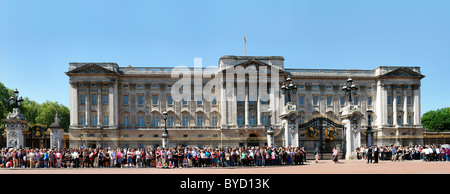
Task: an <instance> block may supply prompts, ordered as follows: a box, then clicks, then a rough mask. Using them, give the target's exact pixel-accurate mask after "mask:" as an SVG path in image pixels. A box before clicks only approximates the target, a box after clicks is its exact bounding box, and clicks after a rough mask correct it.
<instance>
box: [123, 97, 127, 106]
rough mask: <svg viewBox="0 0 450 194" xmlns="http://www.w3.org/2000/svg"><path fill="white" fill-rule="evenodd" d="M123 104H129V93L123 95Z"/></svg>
mask: <svg viewBox="0 0 450 194" xmlns="http://www.w3.org/2000/svg"><path fill="white" fill-rule="evenodd" d="M123 105H128V95H124V96H123Z"/></svg>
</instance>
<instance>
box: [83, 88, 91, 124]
mask: <svg viewBox="0 0 450 194" xmlns="http://www.w3.org/2000/svg"><path fill="white" fill-rule="evenodd" d="M84 84H85V86H86V98H85V105H86V108H85V111H86V125H90V124H91V113H90V110H91V94H90V92H89V90H90V88H91V83H90V82H85V83H84Z"/></svg>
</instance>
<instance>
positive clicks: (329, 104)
mask: <svg viewBox="0 0 450 194" xmlns="http://www.w3.org/2000/svg"><path fill="white" fill-rule="evenodd" d="M331 103H332V97H331V96H327V106H331Z"/></svg>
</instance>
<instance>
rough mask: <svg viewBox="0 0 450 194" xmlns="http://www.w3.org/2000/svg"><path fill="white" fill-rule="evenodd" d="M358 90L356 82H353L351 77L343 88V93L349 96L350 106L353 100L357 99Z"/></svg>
mask: <svg viewBox="0 0 450 194" xmlns="http://www.w3.org/2000/svg"><path fill="white" fill-rule="evenodd" d="M357 90H358V87H356V85H355V82H353V79H352V78H351V77H349V78H348V79H347V83H346V84H344V85H343V86H342V91H344V92H345V95H346V96H348V101H349V102H350V104H351V103H352V99H353V98H354V97H355V95H356V91H357Z"/></svg>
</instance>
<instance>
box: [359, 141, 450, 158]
mask: <svg viewBox="0 0 450 194" xmlns="http://www.w3.org/2000/svg"><path fill="white" fill-rule="evenodd" d="M356 153H357V157H358V159H361V160H367V161H368V162H369V161H371V160H376V161H377V160H378V159H380V160H391V161H404V160H423V161H450V149H449V147H443V146H442V145H436V144H434V145H413V146H393V145H390V146H380V147H378V146H376V145H375V146H372V147H366V146H361V147H359V148H357V149H356Z"/></svg>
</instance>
